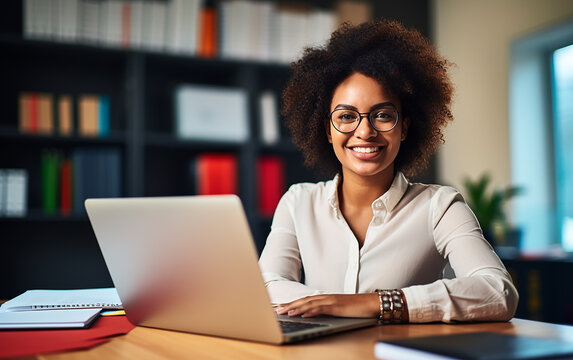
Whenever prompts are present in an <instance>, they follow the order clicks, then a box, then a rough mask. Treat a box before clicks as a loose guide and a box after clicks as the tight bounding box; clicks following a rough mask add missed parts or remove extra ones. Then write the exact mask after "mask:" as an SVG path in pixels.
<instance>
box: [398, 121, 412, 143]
mask: <svg viewBox="0 0 573 360" xmlns="http://www.w3.org/2000/svg"><path fill="white" fill-rule="evenodd" d="M410 123H411V121H410V118H409V117H405V118H404V121H402V135H401V137H400V141H404V140H406V136H407V135H408V128H409V127H410Z"/></svg>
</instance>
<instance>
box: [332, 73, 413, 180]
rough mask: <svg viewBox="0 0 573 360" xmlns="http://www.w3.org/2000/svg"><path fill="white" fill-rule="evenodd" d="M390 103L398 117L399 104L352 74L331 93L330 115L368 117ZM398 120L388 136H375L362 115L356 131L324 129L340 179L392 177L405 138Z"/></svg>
mask: <svg viewBox="0 0 573 360" xmlns="http://www.w3.org/2000/svg"><path fill="white" fill-rule="evenodd" d="M383 103H391V104H393V105H394V106H395V108H396V109H397V110H398V112H399V113H401V110H402V109H401V104H400V103H399V101H398V99H397V98H396V97H394V96H392V95H391V94H390V93H389V92H388V91H386V90H385V89H384V87H383V86H382V85H381V84H380V83H378V82H377V81H376V80H374V79H373V78H371V77H368V76H366V75H363V74H360V73H354V74H352V75H350V76H349V77H348V78H346V79H345V80H344V81H343V82H342V83H341V84H340V85H338V87H337V88H336V89H335V90H334V94H333V96H332V101H331V103H330V111H331V112H332V111H334V110H337V109H353V110H356V111H358V112H360V113H369V112H370V111H371V110H373V109H376V108H377V106H378V105H380V104H383ZM403 120H404V119H399V120H398V123H397V124H396V126H395V127H394V128H393V129H392V130H390V131H388V132H379V131H377V130H376V129H374V128H373V127H372V125H371V124H370V122H369V121H368V117H367V115H366V114H364V115H362V121H360V124H359V125H358V127H357V128H356V130H354V131H352V132H349V133H341V132H339V131H338V130H336V128H334V126H333V124H332V122H329V126H327V130H326V132H327V136H328V141H329V142H330V143H331V144H332V147H333V149H334V153H335V154H336V157H337V158H338V161H340V163H341V165H342V172H343V175H345V176H348V175H350V174H356V175H359V176H364V177H366V176H376V175H386V176H390V177H393V176H394V160H395V159H396V156H397V155H398V150H399V149H400V143H401V141H403V140H404V139H405V138H406V133H407V121H403Z"/></svg>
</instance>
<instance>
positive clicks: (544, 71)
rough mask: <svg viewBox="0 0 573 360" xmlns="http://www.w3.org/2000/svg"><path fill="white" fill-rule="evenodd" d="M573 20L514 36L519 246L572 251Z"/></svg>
mask: <svg viewBox="0 0 573 360" xmlns="http://www.w3.org/2000/svg"><path fill="white" fill-rule="evenodd" d="M572 44H573V21H569V22H567V23H564V24H561V25H559V26H557V27H555V28H552V29H547V30H545V31H541V32H539V33H536V34H533V35H530V36H526V37H523V38H520V39H518V40H516V41H515V42H514V43H513V44H512V46H511V49H510V50H511V51H510V75H509V134H510V156H511V177H512V184H513V185H517V186H521V187H522V188H523V189H524V193H523V194H522V195H519V196H518V197H516V198H515V200H514V201H513V208H512V210H513V211H512V215H513V219H512V220H513V222H514V223H515V224H516V225H517V226H518V227H519V228H520V229H521V230H522V239H521V250H522V251H524V252H526V253H534V254H546V253H547V252H548V251H553V250H555V251H557V252H561V251H562V250H565V251H567V252H569V253H571V252H573V142H572V141H571V139H573V45H572Z"/></svg>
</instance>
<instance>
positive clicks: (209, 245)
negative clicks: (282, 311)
mask: <svg viewBox="0 0 573 360" xmlns="http://www.w3.org/2000/svg"><path fill="white" fill-rule="evenodd" d="M85 206H86V209H87V213H88V216H89V219H90V221H91V224H92V227H93V229H94V232H95V235H96V238H97V241H98V243H99V246H100V248H101V251H102V254H103V257H104V259H105V262H106V264H107V267H108V269H109V272H110V274H111V278H112V280H113V282H114V285H115V287H116V289H117V292H118V294H119V297H120V299H121V301H122V303H123V306H124V309H125V312H126V315H127V317H128V319H129V320H130V321H131V322H132V323H134V324H137V325H142V326H149V327H156V328H161V329H170V330H178V331H186V332H192V333H199V334H207V335H215V336H222V337H230V338H238V339H244V340H253V341H260V342H268V343H274V344H281V343H288V342H293V341H298V340H303V339H307V338H311V337H315V336H320V335H326V334H331V333H335V332H340V331H345V330H350V329H355V328H359V327H365V326H370V325H374V324H376V322H377V320H376V319H356V318H335V317H319V318H305V319H303V318H300V317H296V318H295V317H292V318H291V317H288V316H284V315H283V316H278V315H277V314H276V312H275V311H274V310H273V308H272V305H271V302H270V298H269V296H268V293H267V290H266V288H265V285H264V282H263V279H262V275H261V272H260V270H259V266H258V258H257V251H256V248H255V245H254V242H253V239H252V235H251V232H250V229H249V226H248V223H247V219H246V216H245V212H244V210H243V206H242V204H241V201H240V199H239V198H238V197H237V196H235V195H217V196H185V197H157V198H153V197H147V198H116V199H88V200H86V202H85ZM282 321H286V322H287V325H288V326H286V327H290V328H293V329H294V330H286V331H283V330H282V328H283V327H285V325H281V322H282ZM297 322H302V323H304V324H302V325H296V324H295V323H297ZM309 324H310V325H309ZM299 326H300V327H302V328H300V329H296V328H297V327H299Z"/></svg>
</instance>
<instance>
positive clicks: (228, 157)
mask: <svg viewBox="0 0 573 360" xmlns="http://www.w3.org/2000/svg"><path fill="white" fill-rule="evenodd" d="M196 171H197V174H196V180H197V194H198V195H219V194H238V193H239V192H238V181H237V158H236V156H235V155H233V154H222V153H216V154H215V153H213V154H211V153H205V154H201V155H199V156H198V157H197V162H196Z"/></svg>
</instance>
